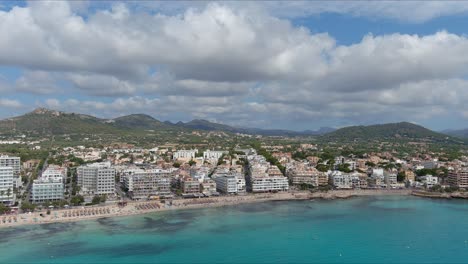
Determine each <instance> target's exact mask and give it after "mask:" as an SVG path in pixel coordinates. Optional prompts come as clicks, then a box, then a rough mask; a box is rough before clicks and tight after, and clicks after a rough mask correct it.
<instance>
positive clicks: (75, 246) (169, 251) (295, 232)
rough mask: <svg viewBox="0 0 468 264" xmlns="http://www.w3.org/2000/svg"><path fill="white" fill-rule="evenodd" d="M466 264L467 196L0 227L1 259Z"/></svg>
mask: <svg viewBox="0 0 468 264" xmlns="http://www.w3.org/2000/svg"><path fill="white" fill-rule="evenodd" d="M467 261H468V202H467V201H460V200H450V201H447V200H431V199H423V198H417V197H403V196H401V197H400V196H397V197H362V198H353V199H349V200H335V201H288V202H267V203H259V204H246V205H238V206H230V207H223V208H209V209H196V210H195V209H194V210H181V211H171V212H159V213H155V214H148V215H142V216H132V217H122V218H107V219H100V220H96V221H83V222H76V223H63V224H50V225H37V226H27V227H20V228H16V229H1V230H0V262H2V263H176V262H177V263H219V262H224V263H304V262H307V263H310V262H314V263H334V262H335V263H365V262H367V263H369V262H372V263H375V262H378V263H408V262H411V263H416V262H417V263H441V262H443V263H448V262H465V263H466V262H467Z"/></svg>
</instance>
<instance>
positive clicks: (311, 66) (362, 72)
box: [0, 1, 468, 130]
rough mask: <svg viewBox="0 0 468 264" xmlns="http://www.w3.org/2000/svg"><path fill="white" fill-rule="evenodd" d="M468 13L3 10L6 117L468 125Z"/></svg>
mask: <svg viewBox="0 0 468 264" xmlns="http://www.w3.org/2000/svg"><path fill="white" fill-rule="evenodd" d="M467 21H468V1H284V2H282V1H260V2H249V1H232V2H230V1H222V2H208V1H206V2H205V1H187V2H184V1H175V2H170V1H162V2H154V1H129V2H118V1H109V2H106V1H97V2H91V1H70V2H66V1H50V2H49V1H31V2H22V1H11V2H0V94H1V96H0V118H7V117H11V116H15V115H21V114H23V113H26V112H29V111H32V110H33V109H35V108H37V107H46V108H50V109H55V110H61V111H66V112H78V113H85V114H91V115H94V116H97V117H103V118H114V117H118V116H122V115H127V114H135V113H144V114H149V115H151V116H153V117H155V118H157V119H159V120H163V121H164V120H170V121H173V122H176V121H189V120H191V119H206V120H209V121H214V122H219V123H224V124H229V125H235V126H244V127H258V128H281V129H291V130H306V129H317V128H319V127H325V126H327V127H337V128H338V127H344V126H349V125H368V124H378V123H388V122H400V121H409V122H413V123H417V124H421V125H423V126H426V127H428V128H431V129H434V130H443V129H459V128H467V127H468V104H465V102H467V101H468V79H467V77H468V56H467V54H468V36H467V30H468V27H467V26H466V25H468V23H467Z"/></svg>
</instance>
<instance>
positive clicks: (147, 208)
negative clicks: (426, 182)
mask: <svg viewBox="0 0 468 264" xmlns="http://www.w3.org/2000/svg"><path fill="white" fill-rule="evenodd" d="M385 195H414V194H413V192H412V191H411V190H333V191H328V192H314V193H311V192H308V191H297V192H284V193H281V192H280V193H262V194H246V195H236V196H220V197H210V198H193V199H177V200H172V203H171V205H170V206H168V205H166V204H164V203H161V202H160V201H141V202H129V203H128V204H127V205H126V206H124V207H119V206H117V205H116V204H112V205H101V206H94V207H80V208H70V209H58V210H51V211H50V215H47V214H46V211H47V210H44V211H39V212H34V213H22V214H12V215H2V216H0V229H1V228H8V227H19V226H25V225H38V224H53V223H67V222H76V221H83V220H96V219H100V218H108V217H120V216H132V215H143V214H147V213H154V212H163V211H170V210H181V209H199V208H214V207H223V206H231V205H239V204H248V203H258V202H268V201H298V200H313V199H324V200H334V199H348V198H352V197H358V196H385ZM41 214H42V216H41Z"/></svg>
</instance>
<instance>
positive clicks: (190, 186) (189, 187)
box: [180, 176, 200, 194]
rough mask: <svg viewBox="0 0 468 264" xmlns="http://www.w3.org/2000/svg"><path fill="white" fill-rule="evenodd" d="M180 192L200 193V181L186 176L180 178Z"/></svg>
mask: <svg viewBox="0 0 468 264" xmlns="http://www.w3.org/2000/svg"><path fill="white" fill-rule="evenodd" d="M180 185H181V187H182V192H183V193H184V194H198V193H200V182H199V181H198V180H196V179H193V178H192V177H189V176H186V177H184V178H182V179H181V180H180Z"/></svg>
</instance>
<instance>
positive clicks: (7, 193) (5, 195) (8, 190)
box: [0, 166, 14, 203]
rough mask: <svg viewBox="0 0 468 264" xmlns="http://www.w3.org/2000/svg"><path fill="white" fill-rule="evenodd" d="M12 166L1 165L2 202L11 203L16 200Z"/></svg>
mask: <svg viewBox="0 0 468 264" xmlns="http://www.w3.org/2000/svg"><path fill="white" fill-rule="evenodd" d="M13 171H14V170H13V168H12V167H5V166H0V202H2V203H5V202H6V203H11V202H13V201H14V195H13V180H14V173H13Z"/></svg>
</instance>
